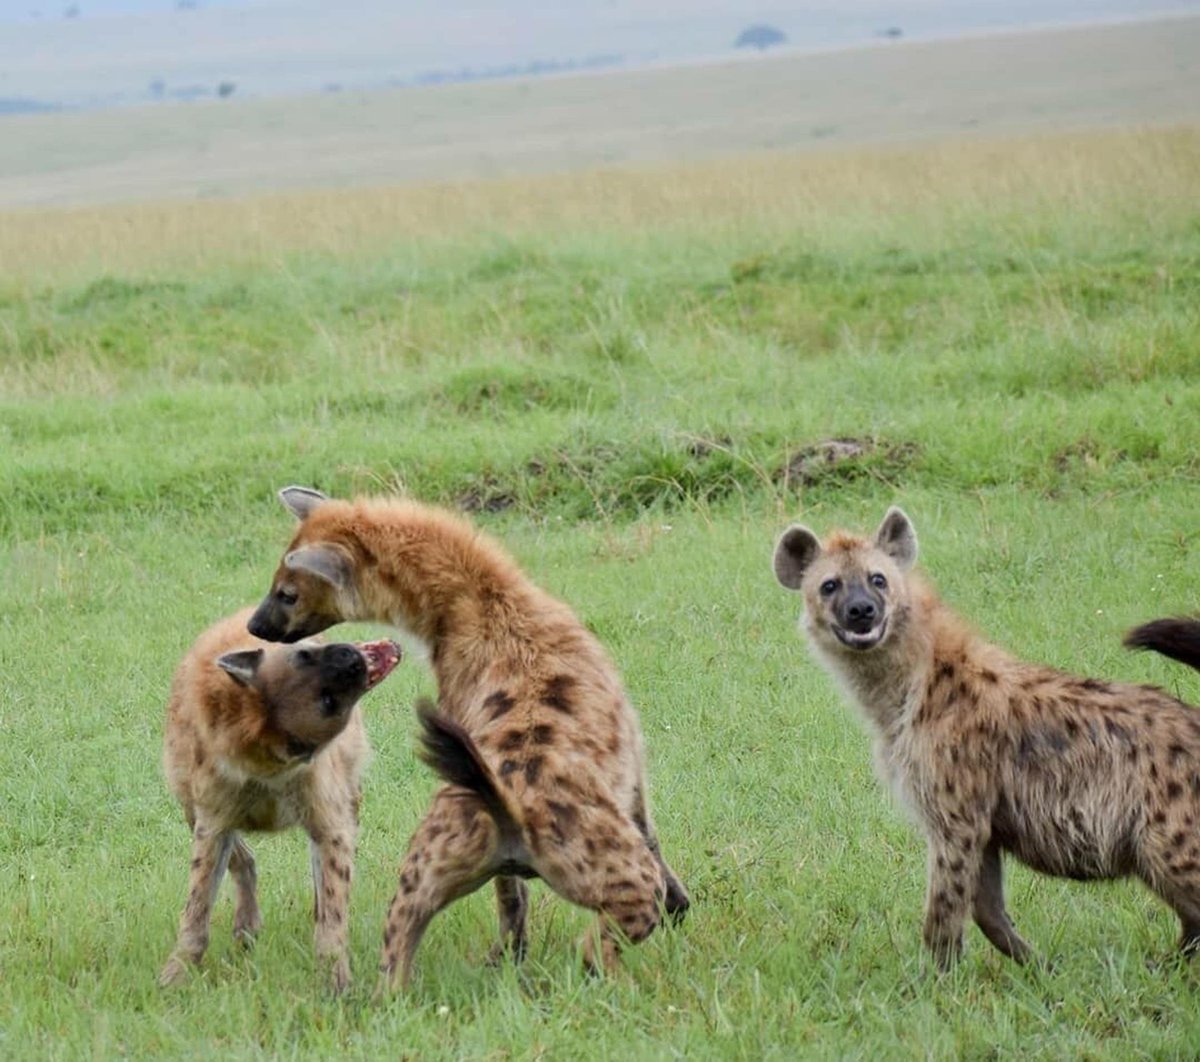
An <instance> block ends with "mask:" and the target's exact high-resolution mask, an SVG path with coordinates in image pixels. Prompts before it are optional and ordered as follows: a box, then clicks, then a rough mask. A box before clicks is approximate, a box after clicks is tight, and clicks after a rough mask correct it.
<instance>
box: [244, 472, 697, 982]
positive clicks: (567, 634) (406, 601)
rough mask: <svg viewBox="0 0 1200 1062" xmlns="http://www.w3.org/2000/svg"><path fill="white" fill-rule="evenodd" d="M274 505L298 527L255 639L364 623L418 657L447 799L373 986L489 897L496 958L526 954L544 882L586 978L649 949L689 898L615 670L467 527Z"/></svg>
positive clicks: (421, 512) (572, 619) (425, 517)
mask: <svg viewBox="0 0 1200 1062" xmlns="http://www.w3.org/2000/svg"><path fill="white" fill-rule="evenodd" d="M280 497H281V498H282V500H283V502H284V504H285V505H287V507H288V508H289V509H290V510H291V511H292V513H293V514H294V515H295V516H296V517H297V518H298V519H299V520H300V526H299V528H298V529H297V530H296V533H295V535H294V536H293V538H292V542H291V545H290V546H289V547H288V549H287V551H286V553H285V554H284V557H283V561H282V563H281V564H280V565H279V568H278V570H277V571H276V573H275V578H274V581H273V583H272V586H271V590H270V592H269V593H268V594H267V596H266V598H265V599H264V600H263V602H262V604H261V605H260V606H259V609H258V611H257V612H256V613H255V614H254V618H253V619H252V620H251V621H250V630H251V631H252V632H253V633H254V634H256V635H258V636H260V637H263V638H269V639H272V640H279V641H285V642H286V641H290V640H292V639H295V638H301V637H304V636H306V635H309V634H312V633H314V632H316V631H319V630H323V629H325V628H326V627H328V626H330V625H331V624H334V623H338V622H340V621H342V620H376V621H382V622H385V623H390V624H392V625H393V626H395V627H398V628H401V629H404V630H407V631H408V632H410V633H411V634H412V635H414V636H415V637H417V638H418V639H420V640H421V641H422V642H423V643H424V644H425V645H427V646H428V648H429V653H430V660H431V662H432V664H433V669H434V672H435V674H436V676H437V681H438V708H437V713H429V712H425V713H423V716H422V718H423V721H424V723H425V737H426V744H427V751H428V753H429V755H428V758H429V760H430V762H431V763H432V764H433V765H434V766H435V767H436V768H437V770H438V771H439V772H440V773H441V774H442V775H443V777H445V778H447V779H448V780H449V781H451V782H452V783H453V784H450V785H447V786H444V787H443V788H442V789H441V790H439V792H438V793H437V795H436V796H435V797H434V800H433V805H432V807H431V808H430V811H429V813H428V815H427V816H426V818H425V820H424V822H422V824H421V825H420V827H419V828H418V830H417V832H416V834H415V835H414V836H413V838H412V841H411V842H410V844H409V849H408V854H407V856H406V857H405V860H404V863H403V866H402V867H401V871H400V883H399V890H398V891H397V893H396V896H395V899H394V900H393V901H392V904H391V908H390V909H389V912H388V918H387V926H386V930H385V932H384V944H383V959H382V968H383V973H384V975H385V983H386V985H387V986H388V987H392V986H393V985H394V984H395V983H396V982H397V981H399V982H400V983H402V984H403V983H407V980H408V977H409V972H410V970H411V967H412V961H413V955H414V953H415V952H416V949H417V945H418V944H419V943H420V940H421V937H422V935H423V934H424V932H425V929H426V927H427V926H428V924H429V921H430V919H431V918H432V917H433V916H434V915H435V914H436V913H437V912H438V911H440V910H441V909H442V908H443V907H445V906H446V905H447V904H449V903H451V902H452V901H453V900H456V899H458V898H459V897H461V896H465V895H466V894H467V893H469V892H472V891H474V890H475V889H477V888H479V887H480V886H481V885H483V884H485V883H486V882H488V881H490V880H491V879H492V878H495V880H496V897H497V901H498V904H499V913H500V931H501V947H509V948H511V950H512V952H513V954H514V955H515V956H516V957H518V958H519V957H520V956H521V955H522V954H523V952H524V950H525V940H526V934H525V921H526V912H527V909H528V899H527V896H528V890H527V888H526V886H525V883H524V882H523V881H522V880H521V879H522V878H528V877H540V878H542V879H543V880H544V881H545V882H546V884H547V885H549V886H550V887H551V888H552V889H554V890H555V891H556V892H557V893H559V895H561V896H563V897H565V898H566V899H568V900H570V901H572V902H573V903H576V904H579V905H580V906H582V907H586V908H590V909H591V910H593V911H596V912H597V913H598V914H599V915H600V919H599V927H598V929H599V932H598V934H594V933H592V934H589V935H588V936H587V937H586V938H585V942H584V959H585V961H586V963H587V964H588V966H589V967H590V968H592V969H599V968H601V967H611V966H612V965H613V964H614V963H615V962H616V960H617V953H618V949H619V944H620V942H621V941H622V940H630V941H633V942H637V941H640V940H643V939H645V938H646V937H647V936H649V934H650V933H651V932H652V931H653V930H654V928H655V927H656V926H657V925H658V923H659V921H660V907H661V908H664V909H665V910H666V912H667V913H668V914H671V915H674V916H676V917H681V916H682V915H683V912H684V911H685V910H686V908H687V906H688V897H687V893H686V892H685V890H684V888H683V886H682V884H680V882H679V879H678V878H677V877H676V876H675V874H674V873H672V871H671V869H670V868H669V867H668V866H667V864H666V862H665V861H664V860H663V857H662V855H661V853H660V851H659V846H658V839H657V837H656V835H655V831H654V825H653V823H652V821H651V819H650V810H649V803H648V800H647V792H646V778H645V766H644V753H643V748H642V733H641V728H640V726H639V724H638V718H637V714H636V712H635V711H634V709H633V706H632V705H631V704H630V703H629V699H628V697H627V696H626V695H625V691H624V689H623V688H622V685H621V681H620V678H619V677H618V675H617V670H616V668H615V667H614V666H613V664H612V662H611V661H610V660H609V659H608V656H607V655H606V654H605V652H604V650H603V649H602V648H601V647H600V644H599V643H598V642H597V641H596V639H595V638H594V637H593V636H592V635H591V634H590V633H589V632H588V630H587V628H585V627H584V625H583V624H582V623H580V621H579V620H578V619H577V618H576V616H575V615H574V613H573V612H571V610H570V609H569V608H567V606H566V605H564V604H563V603H562V602H560V601H557V600H555V599H554V598H552V597H551V596H550V595H549V594H547V593H545V592H544V591H543V590H541V589H539V588H538V587H537V586H535V585H534V584H533V583H532V582H530V580H529V579H528V578H527V577H526V576H525V575H524V574H523V573H522V572H521V571H520V569H519V568H518V567H517V566H516V564H515V563H514V562H513V561H512V560H511V559H510V558H509V557H508V556H507V555H506V554H505V553H504V552H503V551H502V550H501V549H500V547H499V546H498V545H497V544H496V543H495V542H492V541H491V540H489V539H488V538H486V537H485V536H484V535H482V534H481V533H480V532H479V531H477V530H475V529H474V528H472V527H471V526H470V525H469V524H468V523H466V522H465V521H464V520H461V519H459V518H458V517H456V516H453V515H452V514H450V513H447V512H444V511H442V510H439V509H435V508H432V507H430V506H424V505H420V504H417V503H415V502H406V501H399V500H394V499H375V500H359V501H355V502H345V501H334V500H330V499H327V498H326V497H325V496H324V495H322V494H320V493H318V492H316V491H311V490H307V489H305V488H302V487H289V488H287V489H286V490H283V491H281V492H280Z"/></svg>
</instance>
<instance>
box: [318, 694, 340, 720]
mask: <svg viewBox="0 0 1200 1062" xmlns="http://www.w3.org/2000/svg"><path fill="white" fill-rule="evenodd" d="M337 710H338V702H337V698H336V697H335V696H334V695H333V694H332V693H325V694H322V695H321V711H323V712H324V713H325V714H326V715H337Z"/></svg>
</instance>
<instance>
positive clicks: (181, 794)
mask: <svg viewBox="0 0 1200 1062" xmlns="http://www.w3.org/2000/svg"><path fill="white" fill-rule="evenodd" d="M250 615H251V612H250V609H246V610H244V611H242V612H239V613H237V614H236V615H234V616H230V617H229V618H227V619H225V620H222V621H221V622H219V623H217V624H216V625H215V626H213V627H211V628H209V630H207V631H205V632H204V634H202V635H201V636H200V637H199V639H197V641H196V643H195V644H194V645H193V646H192V648H191V649H190V650H189V652H188V653H187V655H186V656H185V657H184V658H183V661H182V662H181V663H180V665H179V668H178V670H177V671H176V672H175V680H174V683H173V685H172V688H171V698H170V703H169V706H168V708H167V725H166V732H165V735H164V742H163V746H164V747H163V769H164V771H165V772H166V776H167V782H168V784H169V785H170V787H171V791H172V792H173V793H174V794H175V796H176V797H178V799H179V802H180V803H181V804H182V805H183V812H184V815H185V817H186V818H187V823H188V826H189V827H190V828H191V831H192V866H191V876H190V885H189V889H188V900H187V906H186V907H185V908H184V911H183V915H182V917H181V918H180V922H179V937H178V940H177V941H176V943H175V950H174V951H173V952H172V953H171V957H170V959H169V960H168V961H167V964H166V966H164V967H163V970H162V973H161V975H160V977H159V980H160V982H161V983H162V984H164V985H168V984H172V983H175V982H177V981H179V980H180V979H182V977H183V976H184V974H185V973H186V970H187V967H188V965H189V964H193V963H198V962H199V961H200V960H201V958H203V956H204V951H205V949H206V947H207V946H208V925H209V916H210V914H211V912H212V905H213V901H214V900H215V899H216V895H217V889H218V887H219V886H220V883H221V878H222V876H223V875H224V873H225V868H226V866H228V868H229V872H230V874H231V875H232V876H233V880H234V883H235V884H236V886H237V906H236V909H235V912H234V919H233V932H234V935H235V936H236V937H238V938H239V939H241V940H243V941H244V942H247V943H248V942H249V941H250V940H251V939H252V938H253V936H254V934H255V933H257V932H258V929H259V927H260V926H261V924H262V919H261V917H260V915H259V910H258V898H257V876H256V873H255V866H254V856H253V854H252V853H251V851H250V849H249V847H248V846H247V845H246V842H245V841H243V840H242V838H241V836H240V833H239V831H242V830H281V829H284V828H286V827H288V826H302V827H303V828H304V829H305V831H306V832H307V833H308V835H309V839H310V847H311V852H312V872H313V887H314V890H315V895H316V899H315V912H314V913H315V918H316V946H317V955H318V957H319V958H320V959H321V960H323V961H325V962H327V963H329V965H330V966H331V967H332V976H333V984H334V988H335V990H338V991H340V990H341V989H343V988H344V987H345V986H346V985H347V984H348V983H349V980H350V964H349V961H348V959H347V957H346V933H347V919H346V914H347V904H348V900H349V894H350V877H351V873H352V870H353V865H354V844H355V838H356V835H357V832H358V804H359V800H360V795H361V788H360V782H359V779H360V775H361V773H362V769H363V765H364V763H365V761H366V758H367V755H368V746H367V738H366V734H365V732H364V730H363V724H362V719H361V717H360V715H359V712H358V708H357V704H358V700H359V698H360V697H361V696H362V695H363V694H364V693H365V692H366V691H367V690H369V689H370V688H371V687H372V686H374V685H376V684H377V683H379V682H381V681H382V680H383V679H384V678H385V677H386V676H387V675H388V673H389V672H390V671H391V670H392V668H394V667H395V666H396V663H397V662H398V661H399V659H400V650H399V647H398V646H397V645H396V644H395V643H394V642H390V641H381V642H367V643H362V644H357V645H352V644H340V645H322V644H320V643H318V642H315V641H306V642H300V643H298V644H296V645H291V646H286V647H285V646H279V645H271V644H269V643H267V642H263V641H260V640H259V639H257V638H253V637H250V636H249V635H247V633H246V623H247V622H248V621H249V619H250Z"/></svg>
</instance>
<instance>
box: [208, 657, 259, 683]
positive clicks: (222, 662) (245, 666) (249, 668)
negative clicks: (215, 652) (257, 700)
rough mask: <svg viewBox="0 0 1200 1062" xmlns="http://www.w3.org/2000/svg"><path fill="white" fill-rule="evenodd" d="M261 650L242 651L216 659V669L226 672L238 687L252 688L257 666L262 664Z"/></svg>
mask: <svg viewBox="0 0 1200 1062" xmlns="http://www.w3.org/2000/svg"><path fill="white" fill-rule="evenodd" d="M262 658H263V651H262V650H261V649H242V650H240V651H238V652H236V653H226V654H225V655H224V656H219V657H217V667H219V668H220V669H221V670H222V671H224V672H226V673H227V674H228V675H229V677H230V678H231V679H233V681H234V682H236V683H237V684H238V685H239V686H253V685H254V676H255V675H256V674H258V665H259V664H261V663H262Z"/></svg>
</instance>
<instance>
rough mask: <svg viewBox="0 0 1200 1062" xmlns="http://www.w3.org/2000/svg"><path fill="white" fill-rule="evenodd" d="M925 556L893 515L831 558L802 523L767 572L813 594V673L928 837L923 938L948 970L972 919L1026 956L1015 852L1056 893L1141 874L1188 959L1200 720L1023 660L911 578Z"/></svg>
mask: <svg viewBox="0 0 1200 1062" xmlns="http://www.w3.org/2000/svg"><path fill="white" fill-rule="evenodd" d="M916 557H917V539H916V534H915V532H914V531H913V528H912V524H911V523H910V522H909V520H908V517H907V516H905V514H904V513H903V512H902V511H901V510H899V509H896V508H893V509H890V510H889V511H888V513H887V516H886V517H885V519H884V521H883V523H882V525H881V526H880V528H879V530H878V531H877V532H876V533H875V535H874V536H873V537H869V538H868V537H864V536H860V535H853V534H847V533H844V532H835V533H834V534H832V535H830V536H829V537H828V538H826V539H825V540H824V542H822V541H820V540H819V539H818V538H817V536H816V535H815V534H813V532H812V531H810V530H808V528H806V527H802V526H799V525H793V526H792V527H789V528H788V529H787V530H786V531H785V532H784V533H783V535H782V536H781V537H780V539H779V542H778V544H777V545H776V548H775V556H774V567H775V575H776V577H777V578H778V580H779V582H780V583H782V584H783V585H784V586H786V587H788V588H789V589H792V590H798V591H800V592H801V593H802V594H803V595H804V620H803V625H804V628H805V630H806V632H807V634H808V639H809V642H810V644H811V646H812V649H813V651H814V653H815V655H816V657H817V659H818V660H819V661H820V662H821V663H822V664H823V665H824V667H825V668H826V669H827V670H828V671H829V672H830V673H831V674H832V675H833V676H834V677H835V678H836V679H837V680H838V682H839V683H840V685H841V686H842V688H843V690H844V692H845V693H846V695H847V696H848V698H849V699H850V700H851V701H852V702H854V703H855V704H856V706H857V707H858V708H859V710H860V711H861V712H862V714H863V715H864V716H865V718H866V720H867V723H868V725H869V727H870V729H871V732H872V734H873V735H874V738H875V752H876V759H877V766H878V769H879V772H880V774H881V775H882V777H883V778H884V780H885V781H887V782H888V783H889V784H890V785H891V786H892V787H893V788H894V789H895V790H896V791H897V792H898V793H900V794H901V795H902V797H903V799H904V800H905V801H906V802H907V803H908V804H909V805H911V807H912V808H913V810H914V812H915V813H916V815H917V817H918V819H919V821H920V823H921V825H922V826H923V828H924V831H925V835H926V838H927V841H928V889H927V894H926V906H925V927H924V939H925V943H926V945H927V946H928V948H929V949H930V950H931V951H932V953H933V955H934V957H935V958H936V960H937V962H938V964H939V965H940V966H942V967H945V966H947V965H949V964H950V963H951V962H952V961H953V960H954V959H955V958H956V957H957V956H958V955H959V953H960V952H961V949H962V937H963V926H964V923H965V921H966V919H967V917H968V916H971V917H973V918H974V920H975V923H976V924H977V925H978V926H979V928H980V929H981V930H982V931H983V934H984V936H986V937H987V939H988V940H989V941H990V942H991V943H992V944H993V945H994V946H995V947H996V948H998V949H999V950H1000V951H1001V952H1003V953H1004V954H1005V955H1007V956H1009V957H1010V958H1012V959H1015V960H1016V961H1018V962H1023V961H1025V960H1026V959H1028V958H1029V957H1030V948H1029V945H1028V944H1026V942H1025V941H1024V940H1023V939H1022V938H1021V936H1020V935H1019V934H1018V933H1017V931H1016V929H1015V928H1014V927H1013V924H1012V922H1011V921H1010V920H1009V917H1008V914H1007V912H1006V911H1005V906H1004V893H1003V888H1002V884H1001V859H1002V856H1003V854H1004V853H1005V852H1008V853H1011V854H1012V855H1014V856H1016V857H1017V858H1018V859H1020V860H1021V861H1022V862H1023V863H1025V864H1026V865H1028V866H1030V867H1032V868H1033V869H1034V870H1038V871H1041V872H1043V873H1046V874H1052V875H1055V876H1059V877H1068V878H1075V879H1077V880H1096V879H1106V878H1120V877H1124V876H1127V875H1131V874H1132V875H1136V876H1137V877H1139V878H1141V879H1142V880H1143V881H1144V882H1145V883H1146V884H1147V885H1148V886H1149V887H1150V888H1151V889H1152V890H1153V891H1154V892H1155V893H1157V894H1158V895H1159V896H1160V897H1162V899H1163V900H1164V901H1166V903H1168V904H1169V905H1170V906H1171V907H1172V908H1173V909H1174V910H1175V912H1176V913H1177V914H1178V915H1179V919H1180V922H1181V923H1182V927H1183V932H1182V937H1181V940H1180V946H1181V947H1182V948H1184V949H1185V950H1186V951H1189V952H1190V951H1193V950H1195V949H1196V948H1197V947H1198V946H1200V829H1198V828H1197V824H1198V823H1200V714H1198V713H1197V712H1196V711H1195V710H1193V709H1192V708H1189V707H1188V706H1187V705H1186V704H1184V703H1182V702H1181V701H1178V700H1176V699H1175V698H1174V697H1171V696H1169V695H1168V694H1166V693H1164V692H1163V691H1162V690H1160V689H1155V688H1153V687H1150V686H1134V685H1125V684H1119V683H1109V682H1104V681H1101V680H1098V679H1091V678H1076V677H1074V676H1072V675H1068V674H1064V673H1063V672H1061V671H1056V670H1053V669H1051V668H1048V667H1043V666H1040V665H1037V664H1030V663H1025V662H1024V661H1021V660H1018V659H1016V658H1015V657H1013V656H1011V655H1009V654H1008V653H1006V652H1004V651H1003V650H1002V649H999V648H997V647H996V646H994V645H991V644H989V643H988V642H986V641H985V640H983V639H982V638H981V637H979V636H978V635H977V634H976V633H975V632H974V631H972V630H971V629H970V628H969V627H968V626H967V625H965V624H964V623H963V621H962V620H961V619H960V618H959V617H958V616H956V615H955V614H954V613H953V612H952V611H951V610H950V609H949V608H947V607H946V605H944V604H943V603H942V602H941V601H940V600H939V599H938V597H937V596H936V594H935V593H934V592H933V590H932V589H931V588H930V587H929V586H928V585H927V584H926V583H925V582H924V581H923V580H922V579H921V578H920V577H919V576H917V575H915V574H914V573H913V572H912V570H911V569H912V567H913V564H914V562H915V561H916ZM1147 637H1150V636H1149V635H1148V636H1147ZM1138 644H1146V645H1147V647H1150V648H1162V645H1161V644H1156V643H1154V642H1153V641H1148V642H1143V643H1138ZM1168 644H1174V643H1168ZM1196 645H1197V643H1191V650H1192V651H1193V652H1194V651H1195V650H1196ZM1164 651H1165V650H1164ZM1185 651H1186V649H1185ZM1175 655H1177V656H1178V655H1180V654H1179V653H1176V654H1175Z"/></svg>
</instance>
